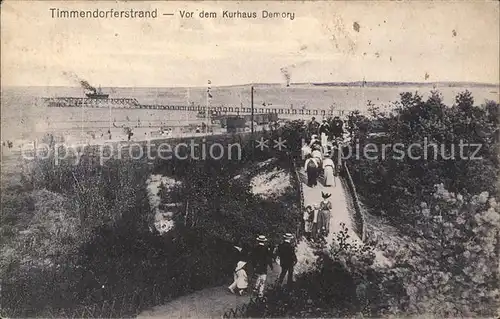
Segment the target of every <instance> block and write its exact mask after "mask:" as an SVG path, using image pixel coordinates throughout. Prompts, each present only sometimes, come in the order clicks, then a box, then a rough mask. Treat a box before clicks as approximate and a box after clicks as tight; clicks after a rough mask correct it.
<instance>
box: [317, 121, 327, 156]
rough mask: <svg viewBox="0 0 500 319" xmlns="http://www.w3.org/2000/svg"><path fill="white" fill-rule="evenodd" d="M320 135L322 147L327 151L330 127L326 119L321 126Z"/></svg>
mask: <svg viewBox="0 0 500 319" xmlns="http://www.w3.org/2000/svg"><path fill="white" fill-rule="evenodd" d="M318 133H319V136H320V138H321V146H322V147H323V149H325V148H326V144H327V143H328V135H330V125H329V124H328V122H327V121H326V118H324V119H323V122H322V123H321V125H320V126H319V129H318Z"/></svg>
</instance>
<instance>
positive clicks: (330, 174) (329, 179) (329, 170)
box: [323, 156, 337, 186]
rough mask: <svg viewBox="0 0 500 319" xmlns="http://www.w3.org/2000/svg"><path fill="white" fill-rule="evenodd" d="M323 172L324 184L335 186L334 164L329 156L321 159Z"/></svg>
mask: <svg viewBox="0 0 500 319" xmlns="http://www.w3.org/2000/svg"><path fill="white" fill-rule="evenodd" d="M323 172H324V176H325V186H332V185H333V186H337V185H336V181H335V174H334V172H335V164H334V163H333V161H332V159H331V158H330V157H329V156H325V158H324V160H323Z"/></svg>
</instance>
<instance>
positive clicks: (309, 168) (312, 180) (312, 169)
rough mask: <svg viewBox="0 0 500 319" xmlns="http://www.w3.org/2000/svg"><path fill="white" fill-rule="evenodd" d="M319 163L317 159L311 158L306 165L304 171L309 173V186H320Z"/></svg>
mask: <svg viewBox="0 0 500 319" xmlns="http://www.w3.org/2000/svg"><path fill="white" fill-rule="evenodd" d="M319 167H320V165H319V163H318V160H317V159H316V158H315V157H309V158H308V159H307V160H306V162H305V165H304V170H305V171H306V172H307V186H309V187H314V186H316V185H318V173H319Z"/></svg>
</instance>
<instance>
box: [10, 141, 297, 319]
mask: <svg viewBox="0 0 500 319" xmlns="http://www.w3.org/2000/svg"><path fill="white" fill-rule="evenodd" d="M240 141H242V140H240ZM224 143H225V142H224ZM243 149H244V151H243V155H242V158H241V160H233V161H230V160H219V161H217V160H212V161H209V160H207V161H201V160H192V161H189V160H184V161H182V160H179V159H177V160H169V161H167V160H161V159H158V160H155V161H154V162H153V163H147V162H146V160H130V159H122V160H109V161H107V162H106V163H105V165H100V164H99V159H98V158H95V157H92V156H87V155H84V156H82V158H81V160H80V162H79V163H78V165H73V163H74V161H73V159H70V158H68V159H66V160H64V161H60V162H59V165H54V158H53V154H52V156H49V157H48V158H47V159H39V160H36V161H34V162H29V163H26V165H25V167H24V169H23V172H22V178H21V180H22V181H21V182H19V183H16V184H14V183H11V184H9V182H8V181H7V182H6V184H5V185H3V186H2V187H3V188H2V190H3V193H2V235H3V237H4V238H5V239H7V240H5V241H2V247H1V249H2V260H1V261H2V263H1V266H2V269H1V271H2V278H3V282H2V297H1V298H2V303H1V304H2V316H4V315H5V316H9V317H18V316H21V317H27V316H49V317H50V316H56V317H61V316H62V317H66V316H78V317H81V316H84V317H85V316H88V317H123V316H129V315H134V314H135V313H136V312H137V311H139V310H141V309H144V308H145V307H149V306H152V305H157V304H162V303H164V302H165V301H166V300H169V299H171V298H174V297H176V296H179V295H182V294H186V293H189V292H191V291H193V290H197V289H201V288H205V287H208V286H213V285H219V284H222V283H224V284H225V283H226V282H229V281H230V280H231V274H232V270H233V269H234V262H235V260H234V258H236V256H235V255H236V252H237V251H236V250H235V249H234V247H233V245H237V244H239V245H249V244H251V243H252V242H253V241H254V239H255V236H256V235H257V234H259V233H264V234H269V235H270V237H271V238H274V239H275V240H276V238H277V237H278V236H280V234H281V233H284V232H288V231H290V229H292V230H293V229H295V225H296V221H297V218H298V216H299V214H297V211H296V208H295V206H296V204H297V202H298V197H297V196H298V195H297V191H296V183H295V182H293V181H292V182H291V184H290V185H289V187H286V188H285V189H282V190H280V192H278V193H276V194H275V195H274V196H270V197H262V196H260V195H259V194H253V193H252V191H251V190H252V183H251V181H252V180H253V179H254V177H255V176H260V175H262V174H264V175H266V174H267V172H272V171H279V172H281V173H280V174H285V175H286V176H288V177H289V178H290V174H289V172H290V169H291V164H290V161H289V159H288V158H287V157H286V155H285V154H283V155H281V156H280V154H277V153H273V152H269V151H263V152H251V151H250V150H252V149H253V146H252V145H250V143H249V142H245V141H244V140H243ZM252 153H253V154H252ZM252 158H253V159H252ZM260 162H265V165H257V163H260ZM151 174H162V175H166V176H169V177H170V178H174V179H176V180H177V181H180V183H178V184H176V186H174V187H172V188H171V189H168V188H161V189H160V193H159V197H160V201H161V203H170V202H181V203H183V207H182V212H183V213H180V214H176V215H175V216H174V220H175V222H176V226H175V227H174V229H173V230H172V231H169V232H168V233H167V234H165V235H163V236H160V235H159V234H157V233H155V232H152V231H151V230H153V229H154V227H153V222H154V210H153V209H152V207H151V206H150V202H149V200H150V198H149V194H148V188H147V186H148V184H147V183H148V178H149V176H150V175H151ZM237 176H240V178H236V177H237ZM4 186H5V187H4ZM271 195H272V194H271ZM161 203H160V205H161ZM184 212H187V214H185V213H184Z"/></svg>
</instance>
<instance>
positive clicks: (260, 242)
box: [257, 235, 267, 245]
mask: <svg viewBox="0 0 500 319" xmlns="http://www.w3.org/2000/svg"><path fill="white" fill-rule="evenodd" d="M257 242H258V243H259V245H264V243H265V242H267V238H266V236H264V235H260V236H259V237H257Z"/></svg>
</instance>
